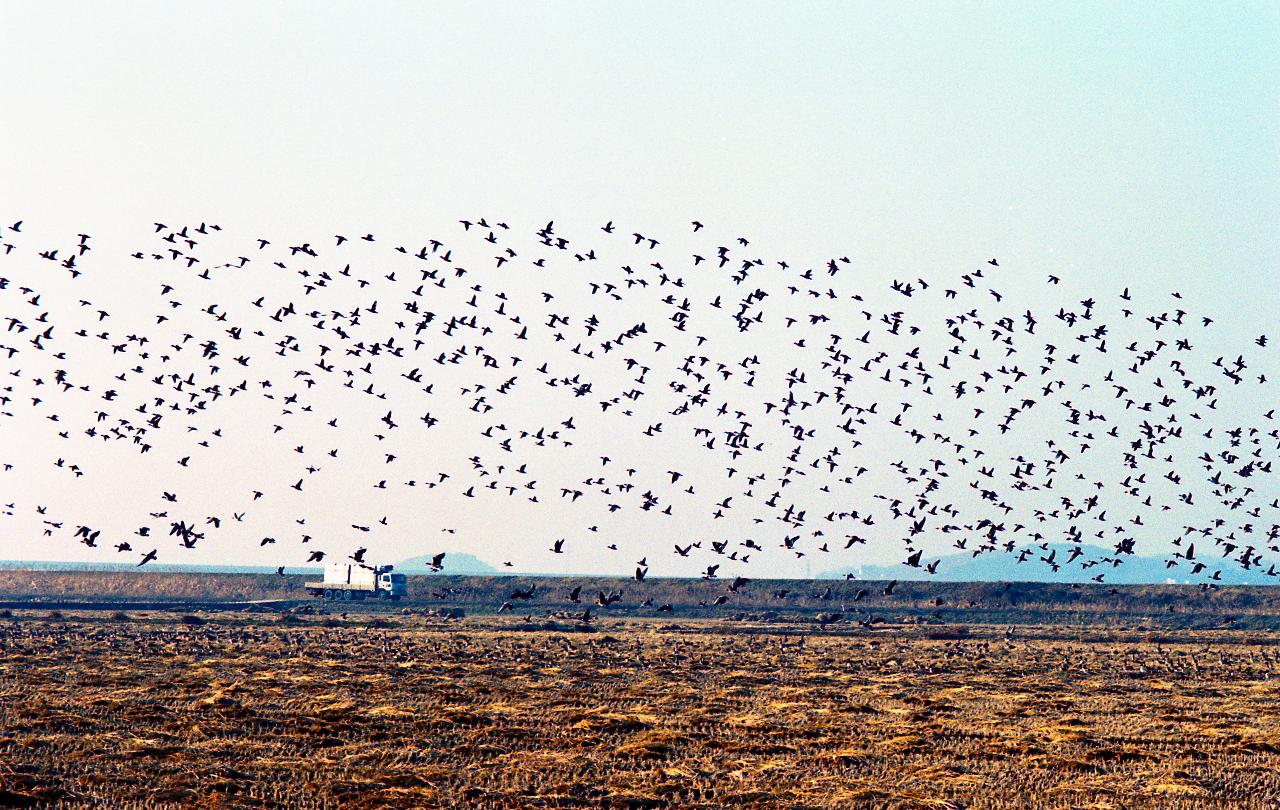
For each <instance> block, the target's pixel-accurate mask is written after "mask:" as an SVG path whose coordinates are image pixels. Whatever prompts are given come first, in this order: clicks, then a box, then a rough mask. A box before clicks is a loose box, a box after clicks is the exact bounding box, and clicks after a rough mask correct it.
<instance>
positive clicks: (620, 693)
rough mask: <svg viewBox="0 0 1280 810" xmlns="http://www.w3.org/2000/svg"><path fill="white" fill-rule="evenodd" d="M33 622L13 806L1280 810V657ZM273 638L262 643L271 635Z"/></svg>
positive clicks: (467, 628)
mask: <svg viewBox="0 0 1280 810" xmlns="http://www.w3.org/2000/svg"><path fill="white" fill-rule="evenodd" d="M207 618H208V621H207V622H206V623H204V624H192V623H184V622H183V621H182V619H181V617H179V616H175V615H166V614H139V615H137V616H133V617H131V618H129V619H118V618H113V617H111V616H110V614H108V613H106V612H102V613H99V614H87V615H86V614H81V615H74V614H69V615H67V616H65V617H64V618H63V619H61V620H50V619H48V618H47V617H46V616H45V615H43V614H36V613H23V612H18V614H17V616H16V617H15V618H14V619H13V620H11V621H5V622H3V623H0V805H10V806H12V805H21V804H23V803H26V804H29V805H51V806H56V805H59V804H63V805H67V806H71V805H81V806H83V805H86V804H87V805H93V806H101V807H119V808H128V807H130V806H134V807H161V806H175V807H177V806H183V807H185V806H201V807H340V806H341V807H435V806H456V807H660V806H678V807H706V808H712V807H716V808H718V807H726V806H744V807H788V808H792V807H799V808H803V807H815V808H816V807H848V808H860V807H866V808H871V807H889V808H961V807H964V808H1015V807H1026V808H1033V807H1034V808H1045V807H1048V808H1071V807H1082V808H1083V807H1092V808H1104V807H1114V808H1121V807H1123V808H1192V807H1197V808H1199V807H1222V808H1227V807H1231V808H1263V807H1275V806H1276V802H1277V799H1278V798H1280V770H1278V766H1280V681H1278V680H1277V679H1276V675H1277V673H1278V672H1280V658H1278V657H1277V653H1276V652H1275V649H1276V648H1275V647H1274V646H1271V644H1268V645H1266V646H1262V645H1259V644H1254V643H1252V642H1255V641H1258V642H1262V641H1267V642H1271V643H1274V641H1275V639H1273V638H1266V639H1263V638H1253V637H1247V636H1245V635H1243V634H1238V633H1231V632H1226V631H1222V632H1202V633H1189V634H1187V635H1186V636H1185V637H1184V638H1183V639H1182V640H1181V642H1180V643H1177V644H1164V645H1156V644H1151V643H1145V642H1141V641H1129V642H1123V641H1101V642H1099V641H1088V642H1087V641H1084V640H1082V639H1081V638H1080V637H1075V636H1073V633H1072V631H1066V630H1060V631H1057V636H1056V637H1055V638H1051V639H1047V638H1045V637H1046V636H1051V635H1053V632H1054V631H1053V628H1039V629H1038V632H1037V633H1036V634H1035V640H1028V641H1022V640H1018V639H1016V638H1015V639H1012V640H1010V639H1006V638H1005V637H1004V635H1003V633H1002V632H999V631H984V630H982V629H981V628H978V629H976V630H975V631H974V632H973V633H972V637H970V638H965V639H961V640H938V639H930V638H928V637H927V635H926V634H925V633H924V631H923V629H922V628H901V627H899V628H892V629H890V630H888V631H883V630H878V631H875V632H872V631H867V632H866V633H864V634H862V635H817V634H815V635H781V634H777V633H775V632H774V630H775V629H776V628H774V627H773V626H766V625H758V626H744V625H742V624H740V623H735V624H731V625H730V624H719V623H715V622H702V623H689V622H685V623H680V624H679V625H670V626H669V625H661V624H656V623H653V622H645V621H634V622H625V623H615V624H613V625H611V626H609V627H606V628H601V632H597V633H579V634H561V633H548V632H526V631H518V630H515V629H513V628H514V626H515V625H514V624H507V625H504V624H502V623H501V622H500V621H499V620H494V619H485V620H468V621H466V622H463V623H456V622H455V623H452V624H451V625H449V626H448V627H445V626H444V625H441V624H433V623H430V621H429V620H427V619H424V618H421V617H397V622H396V626H395V627H392V628H388V629H370V628H365V627H339V628H326V627H324V626H322V625H321V624H320V623H319V621H318V620H305V621H304V623H303V624H300V625H279V624H275V623H273V622H271V621H270V620H269V619H268V618H265V617H252V616H247V615H244V616H227V615H220V616H216V617H214V616H210V617H207ZM255 622H256V623H255Z"/></svg>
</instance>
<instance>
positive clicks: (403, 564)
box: [396, 551, 498, 576]
mask: <svg viewBox="0 0 1280 810" xmlns="http://www.w3.org/2000/svg"><path fill="white" fill-rule="evenodd" d="M432 556H433V555H431V554H422V555H420V556H417V557H410V558H409V559H407V560H401V561H400V562H398V563H396V571H399V572H400V573H402V574H429V573H432V571H431V557H432ZM444 573H446V574H465V575H468V576H475V575H484V574H496V573H498V569H496V568H494V567H493V566H492V565H489V563H487V562H485V561H484V560H482V559H480V558H479V557H477V556H476V555H474V554H467V553H466V552H464V551H450V552H446V554H445V558H444Z"/></svg>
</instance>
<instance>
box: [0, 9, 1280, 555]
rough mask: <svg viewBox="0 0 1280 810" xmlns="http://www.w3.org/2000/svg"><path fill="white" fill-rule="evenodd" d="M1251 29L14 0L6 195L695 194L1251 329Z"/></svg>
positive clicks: (165, 201)
mask: <svg viewBox="0 0 1280 810" xmlns="http://www.w3.org/2000/svg"><path fill="white" fill-rule="evenodd" d="M1277 43H1280V6H1277V5H1276V4H1275V3H1226V4H1202V3H1194V4H1193V3H1161V4H1139V3H1071V4H1063V3H984V2H964V3H930V2H925V3H913V4H900V3H806V4H802V5H801V4H791V3H699V4H684V3H649V2H647V3H611V4H596V3H585V2H584V3H569V2H551V3H481V4H473V3H467V4H461V3H459V4H450V3H439V4H422V3H395V2H381V3H301V2H299V3H287V2H286V3H272V4H267V3H247V2H230V3H220V4H196V3H181V2H178V3H173V2H163V3H162V2H155V3H149V2H133V3H99V2H83V3H75V2H66V3H59V2H11V3H6V4H5V5H4V7H3V9H2V10H0V76H3V77H5V78H4V80H3V85H0V118H2V119H3V121H4V122H6V123H5V125H4V126H3V127H0V219H3V220H5V221H8V220H12V219H18V218H25V219H26V220H27V221H28V222H30V223H33V226H32V227H45V228H49V229H52V230H57V229H62V230H65V231H69V232H75V231H77V230H84V231H86V232H92V233H94V234H95V235H96V234H101V235H102V237H103V239H104V241H105V240H108V239H110V238H111V234H137V233H145V232H146V230H147V229H148V228H149V226H150V223H151V222H153V221H160V220H164V221H199V220H204V219H208V220H216V221H219V222H222V223H224V224H225V225H226V226H228V227H229V228H236V229H240V230H244V231H251V232H261V233H270V234H281V237H280V238H281V239H282V240H283V239H286V238H301V237H302V236H303V235H305V234H310V233H323V234H327V233H330V232H331V231H333V230H334V229H343V230H351V231H356V230H378V231H380V232H388V233H398V234H406V235H408V234H415V233H426V232H430V231H431V230H432V229H433V228H438V227H440V225H441V224H442V223H452V222H454V221H456V220H457V219H458V218H460V217H463V216H479V215H488V216H493V217H502V218H506V219H508V220H510V221H513V222H522V223H529V224H530V225H532V224H533V223H541V222H543V221H545V220H548V219H553V218H554V219H556V220H557V221H558V222H562V223H565V226H566V227H570V226H575V225H576V226H581V227H595V226H597V225H598V224H599V222H601V221H603V220H608V219H617V220H619V221H625V222H628V223H636V224H635V226H634V227H636V228H638V229H643V230H651V231H654V232H668V231H671V230H673V229H675V228H676V227H677V226H679V227H683V226H684V224H685V223H687V222H688V221H689V220H690V219H699V220H701V221H704V222H707V223H709V224H710V223H714V224H715V225H716V226H718V227H720V228H722V229H724V230H726V231H728V232H732V233H742V234H749V235H750V236H751V237H752V239H753V241H754V242H755V243H757V244H766V245H769V247H770V250H771V251H773V252H775V253H778V254H791V253H800V254H804V253H806V252H808V253H810V254H812V255H818V256H821V255H835V254H840V253H844V254H848V255H851V256H855V257H856V258H857V261H858V262H859V264H860V265H861V266H863V267H866V268H870V269H869V270H868V272H876V273H881V274H883V275H884V276H885V277H886V278H888V277H889V276H893V275H895V274H907V273H926V272H929V271H936V270H946V269H949V268H955V267H960V266H967V265H968V264H969V263H971V262H973V261H975V260H976V259H977V257H980V256H981V257H985V256H987V255H996V254H998V255H1000V256H1001V257H1002V258H1004V259H1005V263H1006V264H1013V265H1017V266H1020V267H1026V268H1035V273H1036V274H1037V275H1040V274H1042V273H1052V272H1058V273H1061V274H1063V275H1069V276H1071V277H1072V278H1074V279H1077V280H1079V281H1080V283H1081V284H1082V285H1084V286H1089V285H1110V286H1115V285H1116V284H1117V283H1120V282H1121V281H1122V283H1123V284H1126V285H1132V286H1133V287H1134V288H1135V289H1136V290H1139V291H1141V290H1144V289H1151V290H1157V289H1159V290H1165V289H1178V290H1181V291H1183V293H1184V294H1185V295H1186V296H1187V297H1188V298H1189V299H1191V300H1194V301H1195V302H1196V303H1197V304H1200V305H1203V306H1204V307H1206V308H1208V309H1210V310H1213V311H1216V312H1222V313H1231V315H1232V317H1231V318H1230V319H1229V322H1228V323H1226V325H1225V326H1224V329H1226V330H1228V336H1229V337H1231V336H1234V337H1236V338H1238V339H1240V340H1248V339H1251V337H1252V335H1253V334H1255V333H1256V332H1257V331H1258V324H1260V323H1269V322H1271V321H1272V320H1273V319H1274V315H1273V313H1274V312H1275V311H1276V307H1277V306H1278V305H1280V285H1276V284H1275V283H1274V282H1273V280H1272V279H1273V275H1274V273H1275V271H1276V269H1277V267H1278V266H1280V235H1278V233H1280V231H1278V230H1277V229H1276V228H1275V227H1274V224H1275V223H1276V222H1280V191H1278V189H1280V48H1278V47H1277ZM405 238H410V237H408V236H406V237H405ZM1232 330H1234V331H1232ZM5 542H6V541H4V540H0V556H21V549H18V548H16V547H15V546H16V545H17V541H14V540H12V539H9V540H8V541H7V542H8V545H7V546H6V545H5ZM481 556H486V555H485V554H483V553H482V554H481ZM492 558H493V556H492V555H489V559H492ZM588 562H589V561H583V560H575V561H574V564H576V565H586V564H587V563H588Z"/></svg>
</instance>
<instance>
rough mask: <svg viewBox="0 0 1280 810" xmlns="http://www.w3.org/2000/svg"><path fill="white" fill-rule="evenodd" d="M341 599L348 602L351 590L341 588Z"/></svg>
mask: <svg viewBox="0 0 1280 810" xmlns="http://www.w3.org/2000/svg"><path fill="white" fill-rule="evenodd" d="M342 601H344V602H350V601H351V591H348V590H343V592H342Z"/></svg>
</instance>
